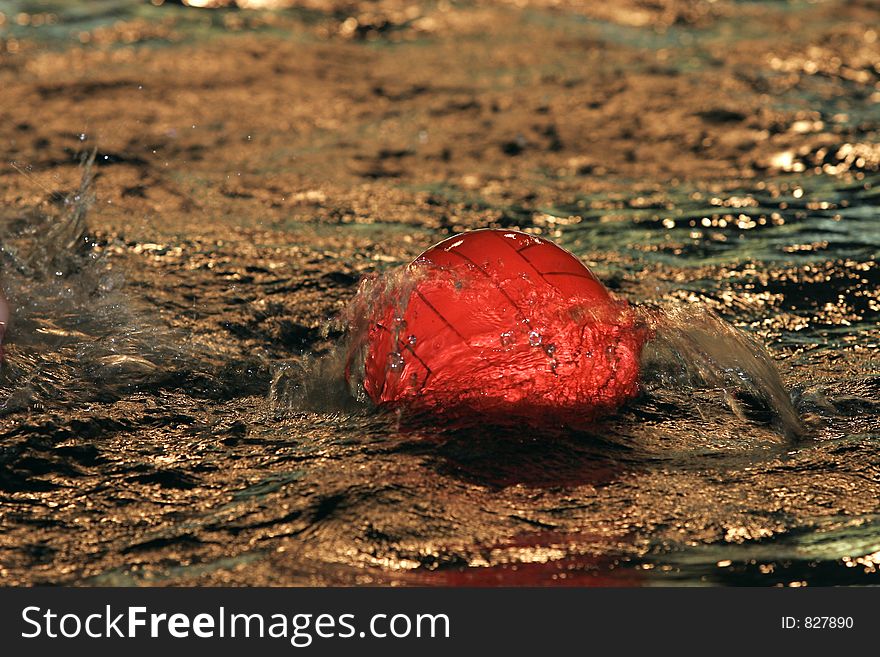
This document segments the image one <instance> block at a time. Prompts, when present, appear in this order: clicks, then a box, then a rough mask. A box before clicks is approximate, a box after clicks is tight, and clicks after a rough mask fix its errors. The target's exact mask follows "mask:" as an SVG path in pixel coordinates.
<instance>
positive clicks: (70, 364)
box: [0, 152, 183, 413]
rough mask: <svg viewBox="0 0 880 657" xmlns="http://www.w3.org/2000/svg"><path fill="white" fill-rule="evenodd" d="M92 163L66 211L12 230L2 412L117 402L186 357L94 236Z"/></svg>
mask: <svg viewBox="0 0 880 657" xmlns="http://www.w3.org/2000/svg"><path fill="white" fill-rule="evenodd" d="M93 164H94V152H93V153H92V154H91V156H89V157H87V158H85V159H84V161H83V163H82V179H81V182H80V185H79V187H78V189H76V190H75V191H74V192H72V193H71V194H69V195H68V196H66V197H65V198H63V199H62V200H61V204H60V205H61V211H60V212H58V213H41V212H37V211H32V212H30V213H29V214H27V215H25V216H19V217H13V218H12V219H11V220H7V221H4V222H3V225H2V233H0V235H2V241H0V256H2V261H0V264H2V270H0V271H2V278H0V281H2V284H3V288H4V290H5V295H6V297H7V298H8V307H7V308H6V310H7V312H8V320H9V326H8V331H6V335H5V338H6V344H5V350H6V358H5V362H4V363H3V366H2V369H0V412H3V413H8V412H13V411H17V410H22V409H27V408H33V407H40V408H69V407H70V405H71V404H73V403H76V402H82V401H85V400H101V399H113V398H116V397H118V396H120V395H124V394H126V393H127V392H131V391H134V390H136V389H137V388H138V387H140V386H143V385H146V384H148V383H155V382H157V381H159V380H162V379H163V378H167V377H168V376H169V375H170V373H172V372H173V371H174V369H175V368H174V364H175V363H178V362H180V361H181V360H182V359H183V354H182V352H181V349H180V347H179V344H178V341H177V340H175V339H174V337H173V336H172V335H171V332H170V331H169V330H168V329H167V328H166V327H164V326H163V325H162V324H161V323H159V322H158V321H157V320H156V318H154V317H153V316H151V314H150V313H149V311H148V310H147V309H146V308H145V307H140V306H139V305H138V304H137V303H135V302H134V301H133V300H132V299H131V298H130V297H129V296H128V295H127V294H125V292H124V291H123V290H122V287H123V283H124V279H123V277H122V276H121V274H119V273H118V272H117V271H114V270H113V269H112V268H110V267H109V266H107V263H106V262H105V259H104V257H103V255H102V251H101V249H100V245H99V244H98V243H97V242H96V241H95V239H94V238H93V237H92V236H91V235H90V234H89V232H88V227H87V221H86V218H87V215H88V213H89V210H90V208H91V207H92V205H93V203H94V199H95V194H94V168H93ZM0 294H2V293H0ZM0 319H3V317H0Z"/></svg>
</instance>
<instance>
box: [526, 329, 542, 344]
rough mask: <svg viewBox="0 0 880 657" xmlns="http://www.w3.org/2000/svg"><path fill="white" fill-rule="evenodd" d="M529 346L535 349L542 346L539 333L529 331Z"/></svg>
mask: <svg viewBox="0 0 880 657" xmlns="http://www.w3.org/2000/svg"><path fill="white" fill-rule="evenodd" d="M529 344H530V345H532V346H533V347H537V346H538V345H539V344H541V334H540V333H538V332H537V331H529Z"/></svg>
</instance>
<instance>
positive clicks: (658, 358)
mask: <svg viewBox="0 0 880 657" xmlns="http://www.w3.org/2000/svg"><path fill="white" fill-rule="evenodd" d="M418 275H419V274H417V273H415V272H413V271H412V270H410V269H407V268H395V269H393V270H389V271H388V272H386V273H385V274H383V275H380V276H372V277H370V278H367V279H365V280H364V281H362V282H361V285H360V287H359V289H358V292H357V294H356V295H355V296H354V298H353V299H352V300H351V302H350V303H349V305H348V306H347V307H346V308H345V310H344V311H343V312H342V313H341V314H340V315H339V316H338V317H337V318H335V319H334V320H333V321H332V322H331V323H329V324H328V325H327V327H325V334H327V333H328V332H329V331H331V330H333V331H338V332H340V333H341V334H342V335H343V338H342V340H341V341H340V342H339V343H338V344H337V345H336V346H335V347H334V348H333V349H331V350H330V351H329V352H328V353H325V354H313V355H305V356H303V357H301V358H298V359H294V360H292V361H290V362H287V363H283V364H281V365H280V366H278V367H277V368H276V373H275V377H274V379H273V383H272V387H271V391H270V400H271V403H272V405H273V407H274V408H275V410H276V412H278V413H281V414H284V413H287V412H298V411H317V412H336V411H343V410H349V411H350V410H352V409H359V410H365V409H369V408H372V407H373V406H372V404H371V402H370V400H369V398H368V396H367V395H366V393H365V392H364V388H363V378H364V362H365V358H366V351H365V350H366V348H367V340H366V339H365V338H366V335H367V332H368V331H369V329H370V326H371V325H372V323H373V322H375V321H376V319H377V313H379V312H380V311H381V310H382V309H386V308H388V306H389V303H392V304H395V305H396V307H397V308H398V309H400V308H405V304H406V302H407V300H408V299H409V296H410V294H411V291H412V290H413V289H414V287H415V285H416V283H417V280H416V278H415V277H416V276H418ZM634 311H635V314H636V317H637V321H638V322H639V323H640V324H642V325H644V326H645V327H646V329H647V330H648V331H649V332H650V335H651V338H650V340H649V341H648V343H647V345H646V347H645V350H644V352H643V354H642V361H641V375H640V384H641V388H642V391H643V393H644V395H643V397H642V399H641V401H638V400H637V401H635V402H633V403H634V404H636V405H638V404H639V403H645V402H646V401H647V402H648V403H650V402H652V401H656V400H658V399H661V398H662V399H663V401H665V402H670V401H671V402H672V403H675V404H677V405H679V406H680V407H683V408H689V409H696V412H697V413H717V412H718V411H719V408H721V409H727V410H728V412H729V413H730V414H732V415H733V416H734V417H736V418H738V419H739V420H744V421H747V422H751V423H758V424H763V425H769V426H771V427H772V428H773V429H774V431H775V432H776V434H777V435H778V436H779V437H780V439H793V438H796V437H798V436H800V435H802V434H803V427H802V425H801V421H800V419H799V417H798V414H797V411H796V410H795V408H794V406H793V405H792V402H791V399H790V397H789V394H788V392H787V391H786V388H785V386H784V384H783V382H782V379H781V377H780V374H779V372H778V370H777V368H776V366H775V363H774V361H773V359H772V357H771V356H770V355H769V354H768V353H767V351H766V350H765V349H764V347H763V346H762V345H761V344H760V343H759V342H758V341H757V340H755V339H754V338H752V337H751V336H749V335H748V334H746V333H744V332H742V331H740V330H738V329H737V328H735V327H734V326H732V325H731V324H729V323H728V322H726V321H724V320H723V319H721V318H720V317H719V316H718V315H716V314H715V313H714V312H712V311H711V310H710V309H708V308H705V307H703V306H699V305H694V304H690V305H688V304H681V303H678V304H672V303H670V304H664V305H647V304H646V305H642V306H635V307H634ZM398 315H400V316H402V313H398ZM399 328H400V331H401V332H402V331H403V330H404V329H405V327H403V326H401V327H399ZM528 337H529V343H530V344H532V345H533V346H539V345H540V344H541V341H542V340H541V337H542V336H540V335H539V334H535V335H532V334H529V336H528ZM509 341H510V336H506V335H505V334H502V335H501V336H500V344H501V345H502V346H503V345H505V344H507V343H509ZM547 348H548V349H549V350H550V351H549V353H550V354H551V355H552V353H553V346H552V345H549V346H548V347H547ZM586 355H587V356H589V354H586ZM397 358H399V356H395V355H394V354H391V355H389V359H388V361H389V367H393V366H394V363H396V362H397ZM404 412H405V409H404ZM441 420H442V418H441ZM434 421H435V422H436V421H437V418H434ZM441 424H442V422H441ZM440 430H442V428H438V431H440Z"/></svg>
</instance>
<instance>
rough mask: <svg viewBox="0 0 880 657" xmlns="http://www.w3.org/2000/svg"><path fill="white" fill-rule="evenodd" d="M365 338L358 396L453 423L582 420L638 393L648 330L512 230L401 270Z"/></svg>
mask: <svg viewBox="0 0 880 657" xmlns="http://www.w3.org/2000/svg"><path fill="white" fill-rule="evenodd" d="M405 276H406V282H405V284H400V285H399V286H398V287H397V288H396V289H397V294H396V295H390V296H389V295H385V297H384V299H383V301H382V302H380V304H379V307H378V308H373V310H372V316H371V319H370V321H369V324H368V326H367V328H366V330H365V333H364V335H363V340H362V344H361V345H360V349H359V350H355V351H357V353H358V356H357V357H356V358H358V359H362V363H360V366H361V367H362V370H361V372H362V377H363V390H364V392H365V393H366V394H367V395H368V396H369V397H370V399H371V400H372V401H373V402H375V403H376V404H378V405H381V406H393V407H405V408H406V409H407V410H411V411H415V412H419V413H423V412H426V413H430V414H431V415H433V416H436V417H439V418H443V417H447V418H456V419H466V418H471V419H478V420H480V421H491V422H499V421H500V422H505V421H512V422H522V421H525V422H526V423H528V424H533V425H545V424H547V423H550V424H557V425H558V424H563V425H580V424H583V423H586V422H589V421H591V420H592V419H594V418H595V417H597V416H598V415H601V414H603V413H607V412H609V411H612V410H614V409H615V408H617V407H618V406H620V405H621V404H622V403H623V402H624V401H626V400H627V399H629V398H631V397H632V396H634V395H635V394H636V393H637V392H638V374H639V369H638V365H639V357H640V352H641V348H642V344H643V343H644V340H645V333H644V331H643V330H642V329H641V328H639V327H638V326H637V324H636V322H635V321H634V316H633V313H632V312H631V310H630V308H629V306H628V305H627V304H626V302H624V301H618V300H616V299H614V298H613V297H612V296H611V294H609V292H608V290H606V288H605V287H604V286H603V285H602V283H600V282H599V280H598V279H597V278H596V277H595V276H594V275H593V273H592V272H591V271H590V270H589V269H587V267H586V266H584V264H583V263H581V262H580V260H578V259H577V258H576V257H575V256H574V255H572V254H571V253H569V252H568V251H565V250H564V249H562V248H560V247H558V246H556V245H555V244H553V243H552V242H550V241H548V240H546V239H544V238H542V237H537V236H534V235H528V234H526V233H522V232H519V231H514V230H494V229H486V230H477V231H472V232H468V233H462V234H459V235H455V236H454V237H450V238H449V239H446V240H444V241H442V242H440V243H439V244H437V245H435V246H433V247H431V248H430V249H428V250H427V251H425V252H424V253H422V255H420V256H419V257H418V258H416V259H415V260H414V261H413V262H412V263H410V265H409V266H408V268H407V270H406V272H405Z"/></svg>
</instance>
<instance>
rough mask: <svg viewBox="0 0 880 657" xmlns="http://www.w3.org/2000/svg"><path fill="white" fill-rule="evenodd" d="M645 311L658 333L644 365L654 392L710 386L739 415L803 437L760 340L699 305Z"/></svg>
mask: <svg viewBox="0 0 880 657" xmlns="http://www.w3.org/2000/svg"><path fill="white" fill-rule="evenodd" d="M640 312H641V314H642V316H643V318H644V320H645V323H646V324H647V325H648V326H649V327H650V329H651V332H652V336H653V337H652V339H651V340H650V341H649V342H648V344H647V345H646V346H645V349H644V351H643V352H642V365H641V382H642V386H643V389H644V390H645V391H646V392H647V393H648V394H649V395H650V394H653V395H657V396H659V395H666V396H667V397H669V396H675V395H678V396H681V395H684V394H689V393H692V392H693V391H695V390H697V389H703V390H706V389H708V390H711V391H715V392H717V393H719V395H720V397H721V400H722V401H723V403H724V404H726V405H727V407H728V408H729V409H730V410H731V411H732V412H733V413H734V414H735V415H736V416H737V417H739V418H740V419H744V420H746V419H747V420H760V421H765V422H769V423H770V424H772V425H773V426H774V427H775V428H776V430H777V431H778V432H779V433H780V434H781V435H782V436H783V437H785V438H789V439H791V438H796V437H798V436H801V435H803V433H804V430H803V427H802V425H801V421H800V418H799V417H798V414H797V411H796V410H795V408H794V406H793V404H792V402H791V398H790V396H789V394H788V392H787V391H786V389H785V385H784V384H783V382H782V379H781V377H780V375H779V371H778V370H777V368H776V365H775V363H774V361H773V359H772V358H771V356H770V355H769V354H768V353H767V351H766V349H765V348H764V347H763V345H761V344H760V343H759V342H758V341H757V340H755V339H754V338H753V337H751V336H750V335H748V334H746V333H744V332H743V331H740V330H738V329H737V328H736V327H734V326H732V325H731V324H729V323H728V322H726V321H724V320H723V319H722V318H721V317H719V316H718V315H717V314H715V313H714V312H713V311H712V310H710V309H708V308H705V307H703V306H700V305H696V304H683V303H675V304H664V305H662V306H653V307H651V306H644V307H642V308H641V309H640Z"/></svg>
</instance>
